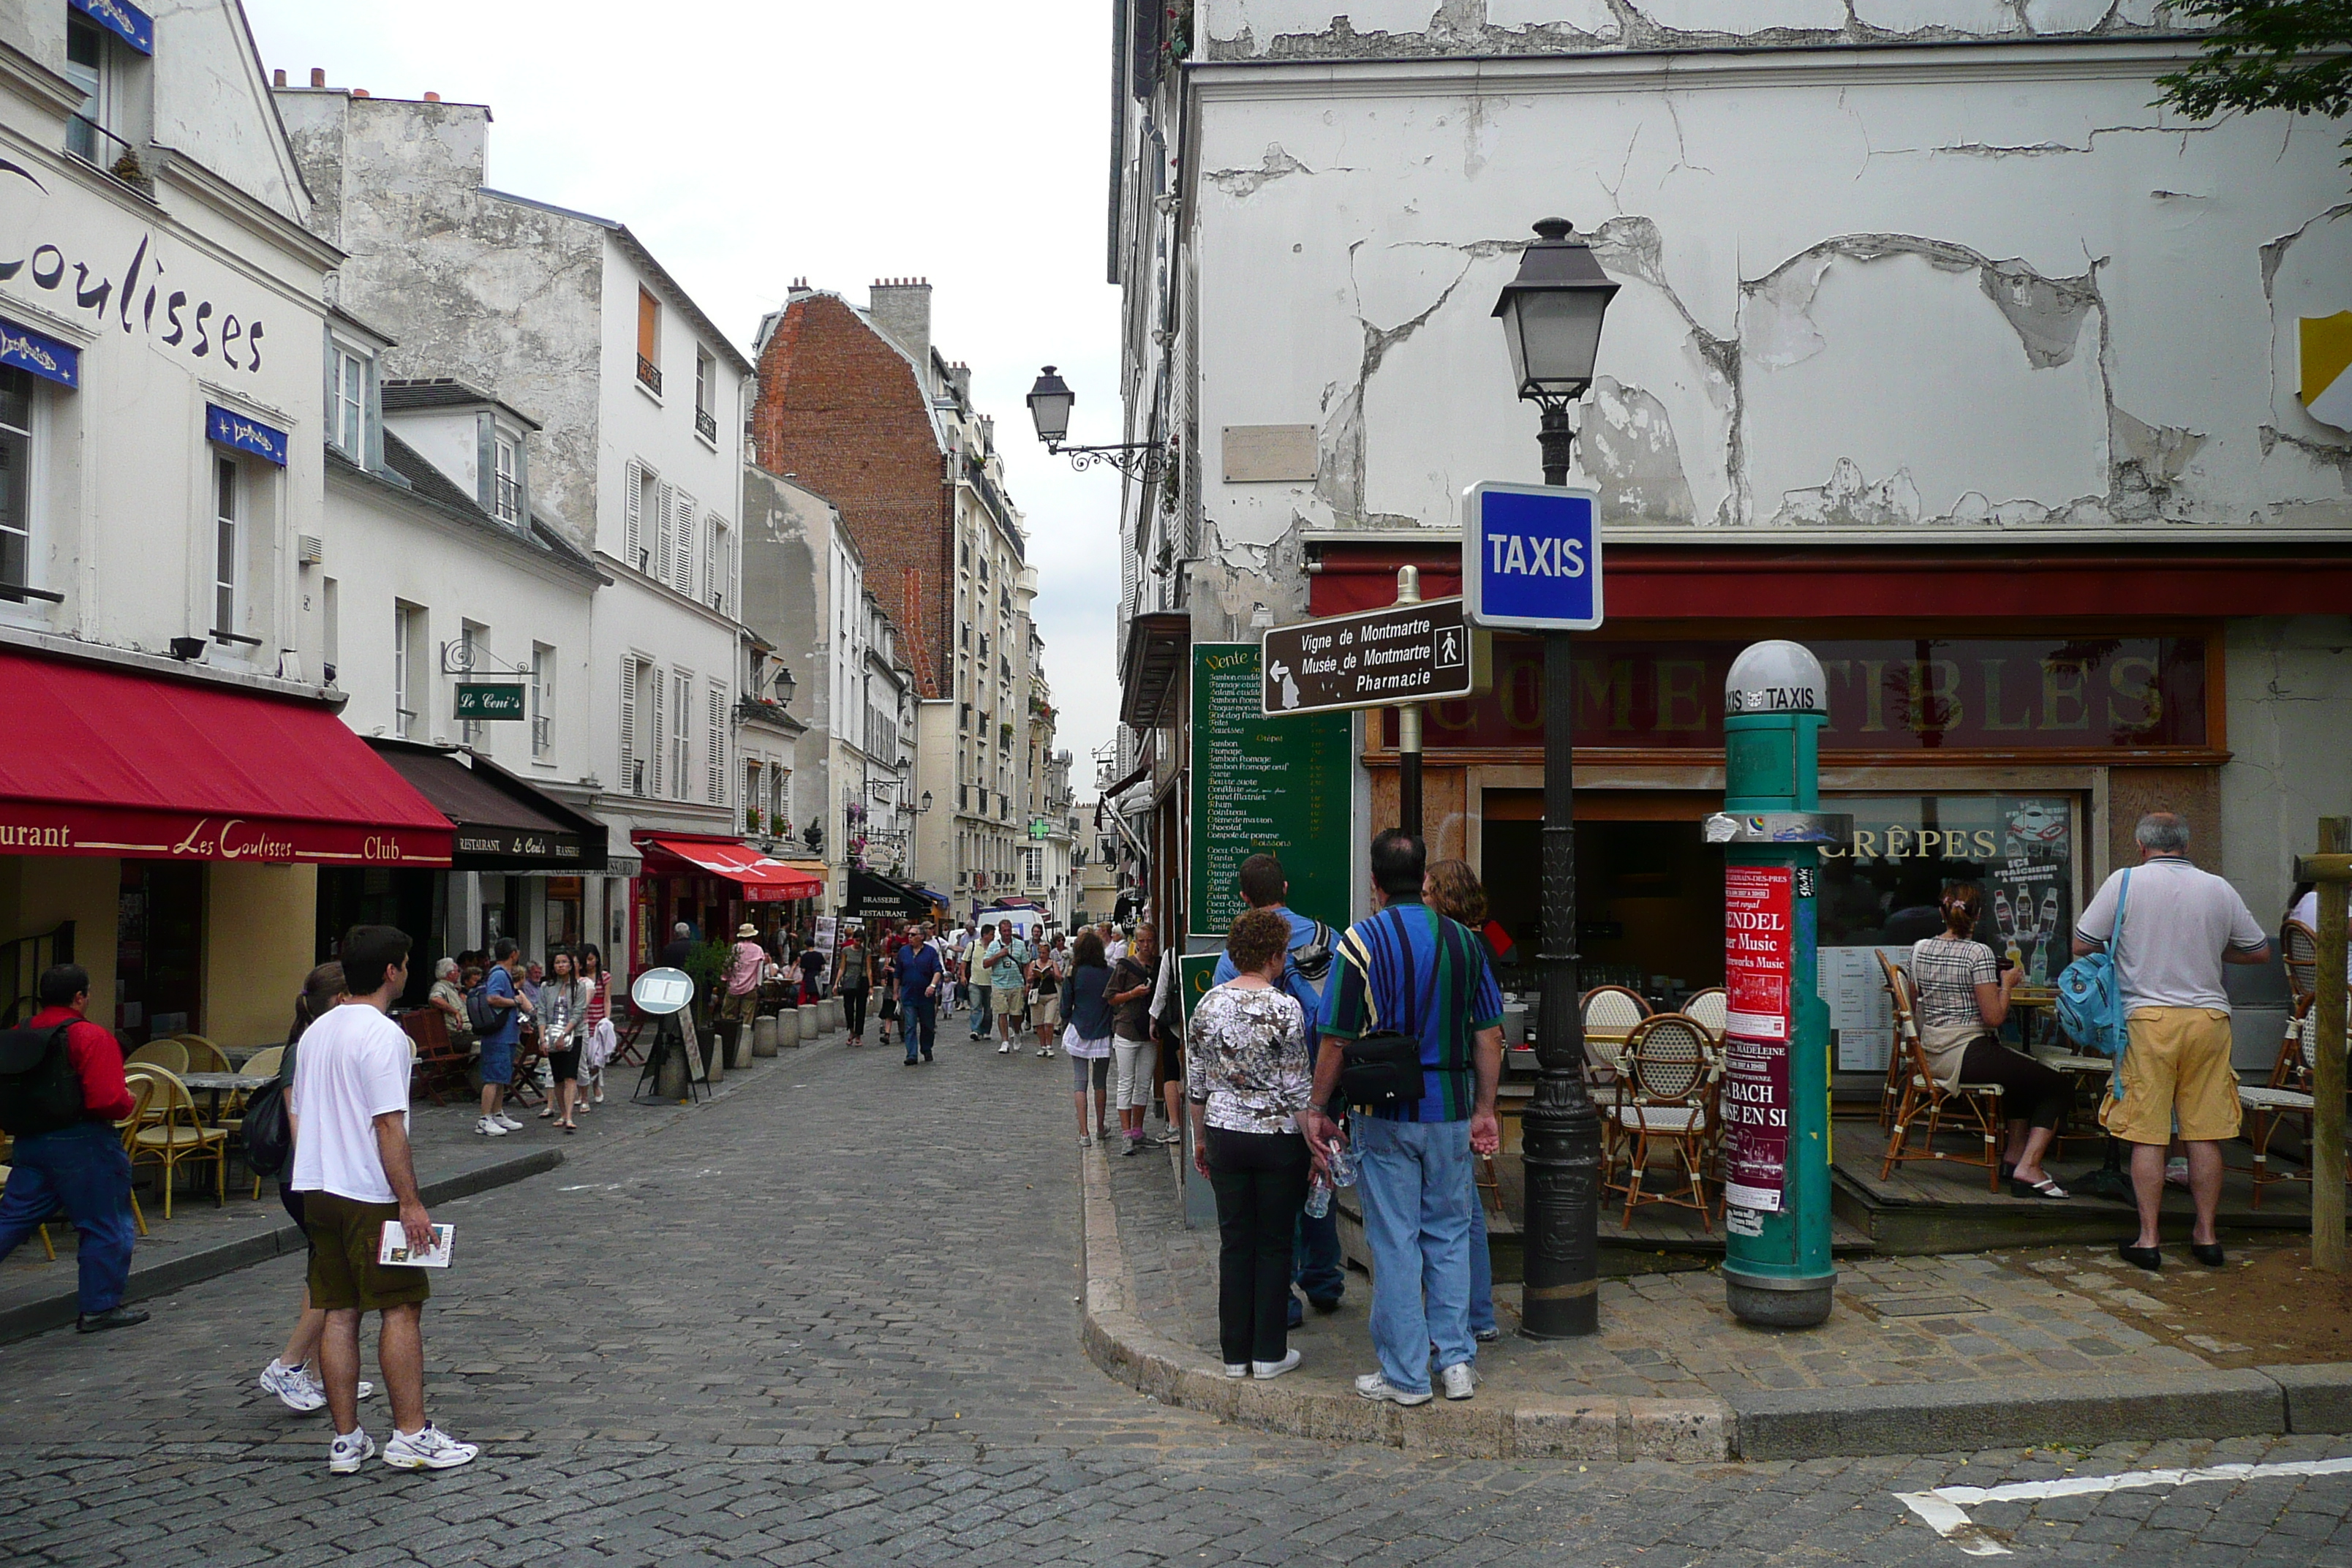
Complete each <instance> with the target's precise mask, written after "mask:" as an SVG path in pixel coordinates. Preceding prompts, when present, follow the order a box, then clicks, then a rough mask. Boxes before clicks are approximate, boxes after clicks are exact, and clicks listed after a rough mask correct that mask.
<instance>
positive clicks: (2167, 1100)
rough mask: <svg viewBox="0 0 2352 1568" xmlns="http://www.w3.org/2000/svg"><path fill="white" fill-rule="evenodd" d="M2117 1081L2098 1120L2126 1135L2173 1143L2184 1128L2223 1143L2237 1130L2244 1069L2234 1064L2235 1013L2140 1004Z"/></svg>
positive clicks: (2185, 1133)
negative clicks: (2175, 1127) (2176, 1125)
mask: <svg viewBox="0 0 2352 1568" xmlns="http://www.w3.org/2000/svg"><path fill="white" fill-rule="evenodd" d="M2126 1026H2127V1027H2128V1028H2129V1029H2130V1031H2131V1048H2130V1049H2129V1050H2126V1052H2125V1053H2124V1059H2123V1067H2122V1070H2121V1071H2119V1072H2118V1073H2117V1074H2116V1084H2115V1087H2114V1088H2112V1089H2109V1091H2108V1093H2107V1097H2106V1098H2105V1099H2104V1100H2101V1101H2100V1102H2099V1125H2100V1126H2102V1127H2104V1128H2105V1129H2106V1130H2107V1131H2108V1132H2109V1134H2111V1135H2112V1136H2114V1137H2116V1138H2120V1139H2122V1140H2123V1141H2124V1142H2126V1143H2169V1142H2172V1138H2173V1131H2172V1125H2173V1118H2174V1116H2175V1114H2176V1113H2178V1115H2179V1121H2180V1133H2179V1135H2180V1136H2181V1137H2182V1138H2184V1139H2186V1140H2188V1141H2189V1142H2195V1143H2218V1142H2221V1141H2223V1140H2224V1139H2229V1138H2235V1137H2236V1136H2237V1135H2238V1120H2239V1110H2238V1075H2237V1074H2236V1073H2235V1072H2233V1071H2232V1070H2231V1068H2230V1015H2229V1014H2227V1013H2224V1012H2222V1011H2221V1009H2220V1008H2218V1007H2136V1008H2134V1009H2133V1010H2132V1015H2131V1017H2130V1018H2129V1019H2128V1020H2127V1023H2126Z"/></svg>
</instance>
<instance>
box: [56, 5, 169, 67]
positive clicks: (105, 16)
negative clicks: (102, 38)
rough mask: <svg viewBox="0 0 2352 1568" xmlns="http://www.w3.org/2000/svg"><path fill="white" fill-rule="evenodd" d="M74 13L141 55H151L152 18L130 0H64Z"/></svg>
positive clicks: (153, 32) (152, 43)
mask: <svg viewBox="0 0 2352 1568" xmlns="http://www.w3.org/2000/svg"><path fill="white" fill-rule="evenodd" d="M66 3H67V4H68V5H71V6H72V7H73V8H74V9H75V10H77V11H79V12H80V13H81V14H82V15H83V16H87V17H89V19H90V20H91V21H93V22H95V23H97V24H98V25H99V26H101V27H103V28H105V29H106V30H107V31H108V32H110V33H112V34H113V35H114V36H115V37H118V38H121V40H122V41H123V42H124V43H126V44H129V45H130V46H131V47H132V48H134V49H137V50H138V51H139V52H140V53H141V54H142V55H152V54H153V53H154V52H155V18H154V17H152V16H149V15H147V13H146V12H144V11H142V10H141V9H140V8H139V7H138V6H136V5H131V0H66Z"/></svg>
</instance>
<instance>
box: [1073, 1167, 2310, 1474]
mask: <svg viewBox="0 0 2352 1568" xmlns="http://www.w3.org/2000/svg"><path fill="white" fill-rule="evenodd" d="M1078 1158H1079V1171H1080V1175H1081V1178H1082V1186H1083V1203H1084V1206H1085V1221H1086V1229H1085V1234H1086V1298H1085V1302H1086V1306H1085V1313H1084V1317H1083V1321H1082V1322H1081V1324H1080V1328H1079V1334H1080V1338H1081V1340H1082V1341H1083V1342H1084V1343H1085V1346H1086V1351H1087V1358H1088V1359H1089V1360H1091V1361H1092V1362H1093V1363H1095V1365H1096V1366H1097V1367H1099V1368H1101V1369H1102V1371H1103V1372H1104V1373H1106V1374H1108V1376H1110V1377H1112V1378H1114V1379H1116V1380H1117V1381H1118V1382H1120V1383H1123V1384H1127V1385H1128V1386H1129V1387H1130V1388H1132V1389H1134V1390H1135V1391H1136V1392H1138V1393H1139V1394H1149V1395H1150V1396H1151V1397H1152V1398H1154V1399H1157V1400H1159V1401H1160V1403H1161V1404H1163V1405H1184V1406H1186V1407H1187V1408H1190V1409H1193V1410H1201V1411H1205V1412H1207V1413H1208V1414H1210V1415H1214V1416H1216V1417H1217V1418H1218V1419H1220V1420H1223V1421H1229V1422H1232V1423H1233V1424H1234V1425H1235V1426H1248V1427H1253V1428H1255V1429H1257V1430H1259V1431H1265V1432H1277V1433H1283V1434H1286V1435H1287V1436H1297V1437H1312V1438H1317V1439H1320V1440H1322V1441H1325V1442H1342V1443H1376V1444H1382V1445H1385V1446H1386V1447H1391V1448H1412V1449H1427V1450H1432V1451H1434V1452H1440V1453H1445V1454H1454V1455H1469V1456H1473V1457H1476V1458H1505V1459H1507V1458H1554V1459H1584V1460H1591V1459H1618V1460H1628V1461H1630V1460H1636V1459H1654V1460H1667V1461H1674V1462H1681V1463H1696V1464H1706V1463H1722V1462H1724V1461H1726V1460H1732V1459H1746V1460H1753V1459H1813V1458H1839V1457H1852V1456H1869V1455H1876V1454H1933V1453H1951V1452H1960V1451H1966V1450H1969V1449H1975V1448H1998V1447H2015V1446H2020V1445H2024V1444H2049V1443H2070V1444H2074V1443H2080V1444H2093V1445H2095V1444H2099V1443H2107V1442H2116V1441H2122V1440H2130V1439H2137V1440H2152V1439H2158V1438H2165V1437H2223V1436H2271V1435H2276V1434H2284V1433H2341V1432H2352V1362H2336V1363H2323V1364H2316V1365H2309V1366H2265V1367H2259V1368H2255V1369H2252V1370H2249V1371H2242V1372H2221V1371H2202V1372H2181V1373H2161V1374H2151V1375H2147V1376H2136V1377H2095V1378H2094V1377H2069V1378H2066V1379H2063V1380H2058V1379H2051V1378H2038V1379H2033V1378H2017V1379H2000V1380H1991V1381H1985V1382H1979V1383H1970V1384H1892V1385H1880V1386H1869V1387H1859V1388H1804V1389H1790V1390H1769V1391H1767V1390H1758V1391H1752V1392H1748V1393H1742V1394H1735V1395H1733V1396H1732V1397H1731V1398H1729V1399H1728V1400H1725V1399H1696V1400H1678V1399H1634V1398H1628V1397H1625V1396H1623V1395H1619V1394H1584V1395H1568V1396H1559V1397H1551V1396H1545V1395H1530V1396H1528V1397H1525V1398H1521V1399H1518V1400H1517V1401H1510V1400H1505V1399H1497V1398H1491V1397H1489V1396H1486V1395H1481V1396H1480V1397H1479V1398H1477V1399H1476V1400H1475V1401H1465V1402H1464V1403H1462V1404H1459V1405H1455V1404H1451V1403H1449V1402H1446V1401H1444V1400H1435V1401H1432V1402H1431V1403H1430V1404H1428V1405H1419V1406H1416V1407H1415V1408H1413V1409H1412V1410H1404V1409H1401V1408H1399V1407H1398V1406H1396V1405H1386V1404H1375V1403H1373V1402H1371V1401H1370V1400H1365V1399H1355V1398H1350V1397H1349V1396H1348V1395H1346V1394H1329V1393H1323V1392H1320V1391H1308V1390H1306V1389H1303V1388H1299V1387H1296V1386H1292V1385H1288V1384H1280V1383H1259V1382H1257V1381H1256V1380H1255V1379H1251V1378H1229V1377H1227V1376H1226V1375H1225V1373H1224V1369H1223V1367H1222V1366H1219V1365H1217V1364H1216V1363H1212V1362H1209V1361H1205V1360H1203V1359H1202V1355H1201V1352H1198V1351H1195V1350H1193V1349H1192V1348H1191V1347H1190V1346H1186V1345H1181V1344H1178V1343H1177V1342H1174V1341H1173V1340H1171V1339H1169V1338H1167V1337H1166V1336H1165V1335H1162V1334H1160V1333H1158V1332H1156V1331H1154V1330H1152V1329H1151V1328H1150V1326H1149V1325H1147V1324H1146V1323H1145V1322H1144V1321H1143V1320H1142V1319H1140V1318H1139V1317H1138V1316H1137V1315H1136V1313H1135V1310H1134V1304H1133V1300H1132V1298H1131V1296H1130V1295H1129V1288H1128V1272H1127V1251H1126V1248H1125V1247H1123V1246H1122V1245H1121V1244H1120V1242H1119V1237H1118V1209H1117V1207H1116V1206H1115V1205H1114V1203H1113V1201H1112V1198H1111V1193H1110V1166H1109V1163H1108V1161H1107V1160H1106V1159H1105V1157H1104V1155H1103V1152H1102V1151H1101V1150H1100V1149H1099V1148H1095V1149H1085V1150H1081V1151H1080V1152H1079V1156H1078Z"/></svg>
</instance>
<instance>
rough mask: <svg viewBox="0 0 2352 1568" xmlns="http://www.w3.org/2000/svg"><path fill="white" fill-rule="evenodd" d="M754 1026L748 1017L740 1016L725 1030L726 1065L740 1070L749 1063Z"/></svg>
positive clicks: (749, 1064) (748, 1065)
mask: <svg viewBox="0 0 2352 1568" xmlns="http://www.w3.org/2000/svg"><path fill="white" fill-rule="evenodd" d="M755 1027H756V1026H754V1025H753V1024H752V1022H751V1019H749V1018H740V1019H738V1020H736V1022H735V1023H734V1024H733V1025H732V1026H730V1028H729V1029H728V1031H727V1066H728V1067H729V1068H730V1070H740V1069H741V1068H747V1067H750V1066H751V1046H752V1034H753V1030H754V1028H755Z"/></svg>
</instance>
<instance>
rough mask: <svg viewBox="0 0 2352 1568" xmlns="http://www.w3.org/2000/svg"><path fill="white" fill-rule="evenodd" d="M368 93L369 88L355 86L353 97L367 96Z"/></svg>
mask: <svg viewBox="0 0 2352 1568" xmlns="http://www.w3.org/2000/svg"><path fill="white" fill-rule="evenodd" d="M367 95H368V89H365V88H363V87H355V88H353V89H352V97H353V98H365V97H366V96H367Z"/></svg>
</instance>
